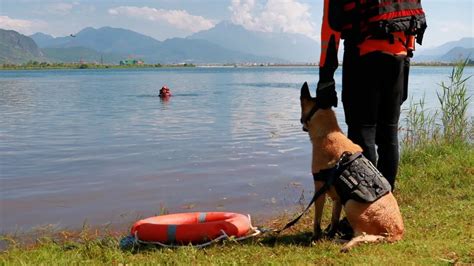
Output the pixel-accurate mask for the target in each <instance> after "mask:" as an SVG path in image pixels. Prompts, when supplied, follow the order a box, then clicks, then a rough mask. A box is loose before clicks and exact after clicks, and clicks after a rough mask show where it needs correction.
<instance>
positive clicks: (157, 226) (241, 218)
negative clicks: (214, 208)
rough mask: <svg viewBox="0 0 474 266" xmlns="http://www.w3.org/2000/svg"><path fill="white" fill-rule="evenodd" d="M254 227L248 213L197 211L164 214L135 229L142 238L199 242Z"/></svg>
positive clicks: (186, 242) (133, 233) (231, 234)
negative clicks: (246, 214)
mask: <svg viewBox="0 0 474 266" xmlns="http://www.w3.org/2000/svg"><path fill="white" fill-rule="evenodd" d="M250 229H251V224H250V220H249V218H248V217H247V216H245V215H243V214H239V213H230V212H193V213H178V214H168V215H160V216H155V217H150V218H147V219H143V220H140V221H138V222H136V223H135V224H134V225H133V227H132V230H131V233H132V235H133V236H136V237H137V238H138V239H139V240H140V241H145V242H160V243H164V244H171V243H179V244H190V243H191V244H198V243H203V242H205V241H210V240H214V239H216V238H218V237H219V236H221V235H222V234H223V233H222V232H225V233H226V234H227V235H228V236H235V237H242V236H245V235H246V234H247V233H248V232H249V231H250Z"/></svg>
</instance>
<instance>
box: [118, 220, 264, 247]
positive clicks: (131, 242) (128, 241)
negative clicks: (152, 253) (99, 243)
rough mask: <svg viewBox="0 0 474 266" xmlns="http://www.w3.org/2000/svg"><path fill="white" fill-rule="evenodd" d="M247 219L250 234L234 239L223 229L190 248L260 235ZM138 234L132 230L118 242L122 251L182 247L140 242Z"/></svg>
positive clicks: (259, 230)
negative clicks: (149, 245)
mask: <svg viewBox="0 0 474 266" xmlns="http://www.w3.org/2000/svg"><path fill="white" fill-rule="evenodd" d="M247 218H248V222H249V232H250V233H249V232H248V233H247V234H246V235H244V236H241V237H235V236H233V235H231V236H229V235H228V234H227V233H226V232H225V231H224V230H223V229H221V230H220V233H221V235H220V236H218V237H216V238H214V239H211V240H209V241H207V242H204V243H199V244H192V246H193V247H196V248H203V247H206V246H209V245H212V244H214V243H216V242H219V241H221V240H224V239H232V240H234V241H242V240H245V239H248V238H251V237H255V236H258V235H260V234H261V233H262V230H261V229H259V228H258V227H254V226H253V225H252V220H251V217H250V215H247ZM138 234H139V233H138V230H135V231H133V229H132V234H131V235H130V236H127V237H125V238H123V239H122V240H121V241H120V247H121V248H123V249H126V248H130V247H134V246H138V245H140V244H152V245H158V246H161V247H165V248H177V247H183V245H179V244H175V243H164V242H162V241H145V240H140V238H139V236H138Z"/></svg>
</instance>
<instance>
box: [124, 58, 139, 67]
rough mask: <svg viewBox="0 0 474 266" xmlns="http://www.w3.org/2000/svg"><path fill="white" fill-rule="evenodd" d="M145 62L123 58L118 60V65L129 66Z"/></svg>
mask: <svg viewBox="0 0 474 266" xmlns="http://www.w3.org/2000/svg"><path fill="white" fill-rule="evenodd" d="M143 64H145V62H144V61H143V60H140V59H125V60H120V65H121V66H130V65H143Z"/></svg>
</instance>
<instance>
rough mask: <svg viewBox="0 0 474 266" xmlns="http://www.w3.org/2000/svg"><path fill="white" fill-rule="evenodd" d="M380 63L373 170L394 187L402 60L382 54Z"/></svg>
mask: <svg viewBox="0 0 474 266" xmlns="http://www.w3.org/2000/svg"><path fill="white" fill-rule="evenodd" d="M380 64H381V66H383V67H384V68H385V70H386V71H384V75H383V77H384V78H383V85H382V87H381V88H380V95H381V97H380V103H379V108H378V110H379V113H378V119H377V130H376V140H375V142H376V145H377V154H378V156H379V158H378V161H377V168H378V169H379V171H380V172H381V173H382V174H383V176H384V177H385V178H386V179H387V180H388V182H389V183H390V185H391V186H392V190H393V189H394V188H395V177H396V176H397V172H398V163H399V157H400V155H399V147H398V121H399V118H400V106H401V104H402V101H403V98H404V87H405V86H404V85H405V73H404V57H402V56H391V55H383V56H382V57H381V58H380Z"/></svg>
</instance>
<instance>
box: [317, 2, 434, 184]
mask: <svg viewBox="0 0 474 266" xmlns="http://www.w3.org/2000/svg"><path fill="white" fill-rule="evenodd" d="M334 1H335V2H337V3H338V4H339V5H340V4H341V2H342V4H346V6H345V7H344V8H346V10H347V9H350V8H352V7H353V6H354V5H356V4H360V2H369V1H371V0H358V1H350V0H324V15H323V23H322V29H321V58H320V65H319V67H320V68H319V70H320V71H319V76H320V79H319V83H318V88H317V97H316V99H317V101H318V97H320V98H321V102H322V103H324V102H325V100H326V99H323V98H331V96H328V95H331V93H332V92H331V93H330V91H332V90H333V89H335V86H334V78H333V76H334V72H335V70H336V68H337V67H338V59H337V50H338V48H339V41H340V40H341V37H342V38H344V58H343V68H342V76H343V77H342V103H343V106H344V113H345V118H346V123H347V126H348V137H349V138H350V139H351V140H352V141H354V142H355V143H357V144H359V145H360V146H361V147H362V148H363V150H364V156H365V157H367V158H368V159H369V160H370V161H372V163H374V165H376V166H377V168H378V169H379V170H380V171H381V172H382V174H383V175H384V176H385V178H387V180H388V181H389V183H390V185H391V186H392V189H393V188H394V185H395V177H396V175H397V169H398V161H399V150H398V122H399V117H400V106H401V104H402V103H403V101H404V100H405V99H406V97H407V84H408V70H409V56H408V55H410V54H411V53H412V51H413V50H414V38H415V35H416V34H408V32H409V31H408V30H405V31H391V32H388V31H387V32H385V33H384V34H371V33H370V31H367V32H365V33H364V34H361V31H360V30H359V31H358V34H352V35H351V32H350V31H347V30H346V31H345V32H344V30H341V29H339V30H336V29H334V28H333V27H332V25H333V23H331V19H333V18H332V17H331V16H332V15H333V14H334V13H331V12H330V8H333V7H332V6H331V4H332V2H334ZM399 1H400V0H399ZM415 1H416V0H415ZM349 2H351V3H350V4H347V3H349ZM382 2H390V1H386V0H385V1H382ZM393 2H396V1H393ZM407 2H408V1H407ZM412 2H413V0H412ZM379 3H380V1H379ZM351 5H352V6H351ZM410 12H412V11H410ZM423 18H424V17H423ZM412 24H413V23H412ZM346 27H347V26H346ZM423 27H424V28H426V24H424V25H423ZM424 28H423V30H424ZM348 32H349V33H348ZM341 35H342V36H341ZM344 35H345V36H344ZM420 35H421V37H422V33H421V34H420ZM420 42H421V41H420ZM331 84H332V85H331ZM328 88H329V89H328ZM332 97H333V98H332V100H331V101H330V102H331V103H330V105H332V106H336V105H337V98H336V102H334V97H336V96H335V90H334V94H333V95H332ZM326 103H327V102H326ZM326 107H328V106H326Z"/></svg>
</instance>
